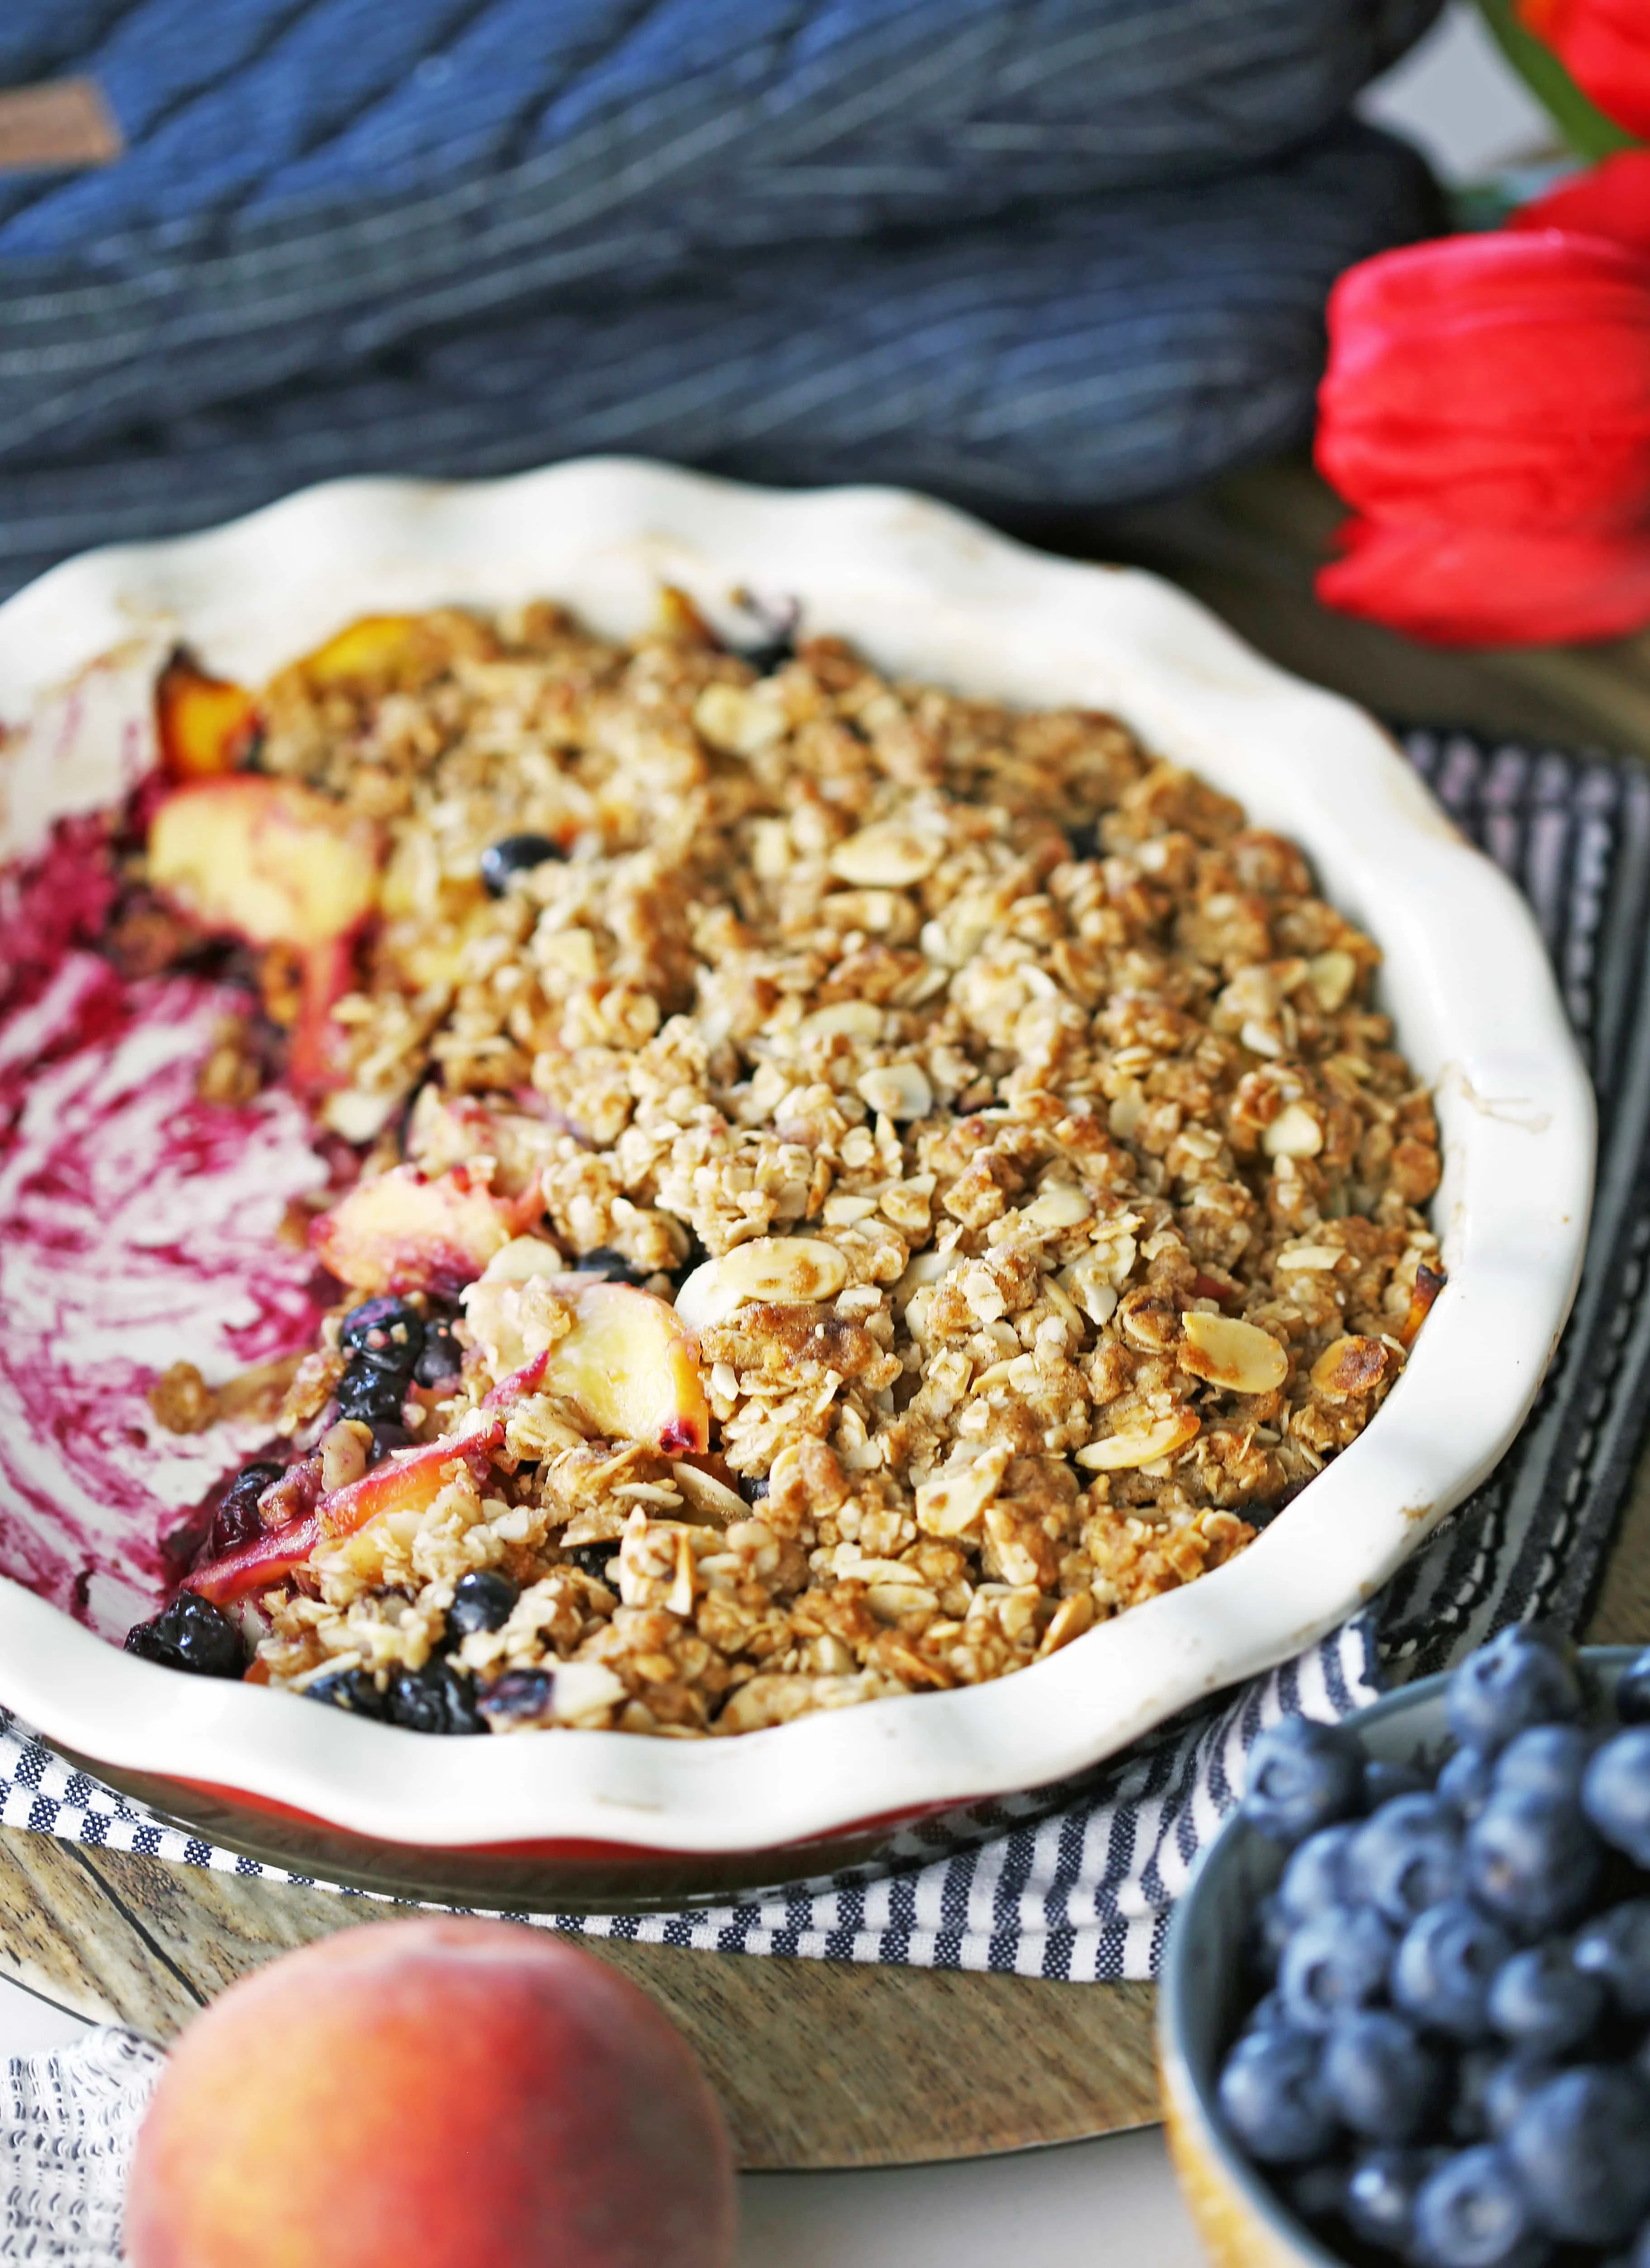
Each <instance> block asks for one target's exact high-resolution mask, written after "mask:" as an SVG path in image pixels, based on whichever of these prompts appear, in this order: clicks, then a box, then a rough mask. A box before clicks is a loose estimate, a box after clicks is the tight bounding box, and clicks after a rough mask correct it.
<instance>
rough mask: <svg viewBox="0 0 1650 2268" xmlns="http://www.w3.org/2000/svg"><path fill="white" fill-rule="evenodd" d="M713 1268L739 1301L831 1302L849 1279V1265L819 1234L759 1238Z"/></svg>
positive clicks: (729, 1253)
mask: <svg viewBox="0 0 1650 2268" xmlns="http://www.w3.org/2000/svg"><path fill="white" fill-rule="evenodd" d="M716 1268H717V1275H718V1281H719V1282H720V1283H721V1285H723V1287H724V1288H725V1289H726V1290H727V1291H729V1292H737V1293H738V1294H739V1296H740V1299H741V1300H829V1299H833V1298H835V1296H836V1293H837V1292H840V1291H841V1290H842V1287H843V1285H844V1284H845V1283H846V1282H847V1281H848V1263H847V1261H846V1260H845V1259H844V1258H843V1256H842V1254H841V1253H840V1252H839V1251H838V1250H837V1249H836V1246H835V1245H834V1244H827V1243H826V1242H825V1241H824V1240H823V1238H821V1237H817V1236H758V1237H756V1238H755V1239H753V1241H751V1242H750V1243H749V1244H740V1245H735V1247H734V1248H733V1251H732V1252H727V1253H724V1254H723V1256H722V1257H721V1259H720V1260H718V1262H717V1263H716ZM683 1288H684V1289H685V1288H686V1287H685V1286H684V1287H683ZM678 1306H680V1301H679V1302H678Z"/></svg>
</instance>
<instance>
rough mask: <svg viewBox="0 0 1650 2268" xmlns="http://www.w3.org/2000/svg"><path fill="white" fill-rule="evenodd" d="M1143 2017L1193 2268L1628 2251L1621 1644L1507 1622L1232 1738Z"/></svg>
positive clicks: (1643, 1694) (1635, 2115)
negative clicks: (1386, 1677)
mask: <svg viewBox="0 0 1650 2268" xmlns="http://www.w3.org/2000/svg"><path fill="white" fill-rule="evenodd" d="M1158 2021H1159V2048H1160V2060H1161V2066H1162V2076H1163V2088H1164V2097H1165V2106H1166V2116H1167V2118H1168V2133H1169V2140H1170V2146H1171V2148H1172V2150H1173V2153H1174V2156H1175V2167H1176V2170H1177V2172H1178V2174H1179V2176H1180V2177H1181V2182H1182V2187H1183V2189H1184V2190H1185V2192H1186V2195H1187V2198H1188V2202H1189V2203H1190V2206H1191V2208H1192V2211H1193V2214H1194V2216H1195V2218H1196V2220H1197V2223H1198V2226H1199V2229H1200V2232H1201V2234H1202V2235H1203V2237H1204V2242H1205V2243H1206V2244H1207V2245H1208V2247H1209V2249H1210V2251H1211V2254H1212V2257H1213V2258H1214V2259H1215V2260H1216V2261H1218V2262H1219V2263H1221V2264H1230V2268H1303V2264H1306V2263H1314V2264H1319V2268H1322V2264H1326V2263H1331V2264H1332V2263H1337V2262H1348V2261H1350V2262H1353V2263H1359V2264H1369V2268H1385V2264H1391V2263H1394V2262H1399V2263H1403V2264H1404V2268H1650V1653H1642V1654H1635V1653H1633V1652H1632V1650H1631V1649H1629V1648H1615V1647H1610V1648H1592V1649H1583V1650H1580V1651H1578V1650H1577V1649H1576V1648H1574V1647H1573V1646H1570V1645H1569V1644H1568V1642H1567V1641H1565V1640H1564V1639H1562V1638H1558V1637H1557V1636H1555V1635H1554V1634H1552V1633H1551V1632H1549V1631H1544V1630H1542V1629H1539V1628H1536V1627H1529V1626H1514V1628H1512V1629H1509V1630H1506V1631H1503V1632H1502V1633H1501V1634H1500V1635H1499V1637H1498V1638H1494V1639H1492V1641H1491V1643H1490V1644H1489V1645H1487V1646H1482V1647H1480V1648H1479V1650H1478V1651H1477V1653H1473V1654H1470V1656H1469V1657H1468V1658H1467V1659H1466V1660H1465V1661H1463V1662H1462V1664H1461V1665H1460V1667H1459V1668H1456V1669H1455V1671H1453V1672H1452V1673H1451V1674H1450V1675H1448V1676H1447V1677H1436V1678H1431V1679H1428V1680H1426V1681H1425V1682H1424V1683H1417V1684H1415V1685H1412V1686H1410V1687H1407V1688H1405V1689H1404V1690H1402V1691H1400V1692H1397V1693H1394V1694H1392V1695H1390V1696H1389V1697H1386V1698H1385V1699H1383V1700H1381V1701H1380V1702H1378V1703H1376V1704H1375V1705H1374V1707H1373V1708H1370V1709H1367V1710H1365V1711H1364V1712H1361V1713H1360V1714H1359V1716H1357V1717H1356V1718H1354V1719H1352V1720H1350V1722H1348V1723H1347V1724H1344V1725H1339V1726H1331V1725H1322V1724H1316V1723H1313V1722H1311V1721H1309V1720H1307V1719H1303V1718H1287V1719H1284V1720H1283V1721H1282V1722H1280V1723H1279V1724H1278V1725H1276V1726H1274V1727H1271V1729H1270V1730H1268V1731H1266V1732H1264V1733H1263V1734H1261V1735H1260V1737H1259V1739H1258V1740H1257V1741H1256V1743H1255V1745H1254V1747H1253V1749H1251V1750H1250V1753H1249V1772H1248V1786H1247V1790H1246V1793H1245V1795H1244V1798H1243V1801H1242V1803H1241V1807H1240V1808H1239V1810H1238V1812H1237V1814H1236V1815H1235V1816H1234V1819H1233V1820H1232V1822H1231V1823H1230V1824H1229V1825H1228V1826H1227V1828H1226V1830H1225V1832H1224V1833H1223V1834H1222V1835H1221V1836H1220V1837H1219V1838H1218V1840H1217V1841H1216V1842H1215V1843H1214V1845H1212V1848H1211V1849H1210V1851H1209V1852H1208V1853H1207V1855H1206V1857H1205V1858H1204V1860H1203V1862H1202V1864H1201V1865H1200V1866H1199V1867H1198V1869H1197V1874H1195V1876H1194V1878H1193V1881H1192V1883H1191V1885H1190V1889H1189V1890H1188V1891H1187V1894H1186V1896H1184V1898H1183V1899H1182V1902H1181V1904H1180V1906H1179V1908H1178V1910H1177V1911H1176V1914H1175V1925H1174V1927H1173V1930H1172V1931H1171V1933H1170V1937H1169V1944H1168V1959H1167V1962H1166V1966H1165V1970H1164V1975H1163V1982H1162V1987H1161V1991H1160V1997H1159V2019H1158Z"/></svg>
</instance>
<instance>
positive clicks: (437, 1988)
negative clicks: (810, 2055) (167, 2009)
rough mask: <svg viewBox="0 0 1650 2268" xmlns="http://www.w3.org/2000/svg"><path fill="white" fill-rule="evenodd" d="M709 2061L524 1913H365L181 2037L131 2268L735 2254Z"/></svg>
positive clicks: (678, 2263)
mask: <svg viewBox="0 0 1650 2268" xmlns="http://www.w3.org/2000/svg"><path fill="white" fill-rule="evenodd" d="M733 2223H734V2202H733V2160H732V2156H731V2154H730V2152H729V2149H728V2143H727V2137H726V2132H725V2131H724V2129H723V2125H722V2121H721V2117H720V2115H719V2114H718V2110H717V2106H716V2102H715V2101H714V2098H713V2097H712V2095H711V2090H710V2088H709V2087H708V2086H707V2085H706V2083H705V2080H704V2077H703V2073H701V2071H700V2069H699V2066H698V2064H697V2063H696V2060H695V2058H694V2056H693V2053H692V2051H691V2050H690V2049H689V2046H688V2044H687V2043H686V2041H685V2040H683V2039H682V2037H681V2035H680V2034H679V2033H678V2032H676V2031H675V2030H674V2029H673V2028H672V2027H671V2025H670V2024H669V2023H667V2021H666V2020H665V2018H664V2017H663V2016H662V2015H660V2014H659V2011H658V2009H657V2008H655V2007H654V2006H653V2004H652V2001H651V2000H649V1999H647V1998H646V1997H645V1994H643V1993H641V1992H637V1990H636V1988H635V1986H634V1985H629V1984H627V1983H626V1982H625V1980H624V1979H623V1978H622V1977H620V1976H618V1975H616V1974H615V1971H614V1970H612V1969H610V1968H608V1966H606V1965H605V1964H604V1963H603V1962H600V1961H598V1960H596V1959H595V1958H594V1957H593V1955H589V1954H586V1953H580V1952H578V1951H576V1950H575V1949H574V1948H572V1947H571V1946H569V1945H566V1944H564V1943H562V1942H559V1941H558V1940H556V1939H555V1938H553V1937H549V1936H547V1935H545V1934H544V1933H541V1932H540V1931H538V1930H535V1929H529V1928H527V1927H524V1926H520V1925H519V1924H516V1923H512V1922H494V1921H468V1920H462V1919H460V1918H457V1917H453V1918H430V1919H418V1920H409V1921H389V1922H380V1923H375V1924H372V1925H371V1926H367V1927H365V1928H360V1929H348V1930H344V1931H342V1932H341V1933H339V1934H338V1935H336V1936H335V1937H330V1938H327V1939H324V1940H322V1941H321V1942H320V1943H319V1944H316V1945H311V1946H306V1948H304V1949H303V1950H302V1951H301V1952H298V1953H293V1954H290V1955H287V1956H286V1957H285V1958H284V1959H283V1960H280V1961H276V1962H272V1963H271V1964H270V1965H269V1967H268V1968H266V1969H261V1970H258V1971H257V1972H256V1974H255V1975H254V1976H252V1977H246V1978H243V1980H242V1981H241V1982H240V1983H239V1984H238V1985H235V1986H233V1987H232V1989H231V1990H230V1991H229V1992H226V1993H225V1995H224V1996H223V1998H222V1999H220V2000H218V2001H217V2002H216V2003H215V2005H214V2006H213V2007H211V2008H210V2009H209V2010H208V2011H207V2013H206V2014H204V2015H203V2016H201V2017H200V2018H198V2019H197V2020H196V2021H195V2023H194V2024H192V2025H191V2026H190V2028H189V2029H188V2032H186V2033H185V2035H184V2036H183V2038H182V2040H181V2041H180V2043H179V2044H178V2046H177V2048H176V2049H175V2050H174V2051H173V2055H172V2057H171V2058H170V2060H169V2062H168V2063H167V2066H166V2070H165V2072H164V2073H162V2075H161V2080H160V2084H159V2086H158V2088H157V2089H156V2092H155V2095H154V2099H153V2101H152V2102H151V2105H150V2108H149V2112H148V2116H147V2117H145V2119H144V2124H143V2129H142V2132H140V2134H139V2136H138V2140H137V2149H136V2156H135V2158H134V2161H133V2164H132V2172H131V2178H130V2182H129V2187H128V2191H127V2200H126V2257H127V2258H128V2260H129V2263H130V2264H131V2268H317V2264H319V2263H321V2262H325V2263H326V2264H327V2268H726V2264H727V2262H728V2260H729V2259H730V2258H731V2257H732V2253H733Z"/></svg>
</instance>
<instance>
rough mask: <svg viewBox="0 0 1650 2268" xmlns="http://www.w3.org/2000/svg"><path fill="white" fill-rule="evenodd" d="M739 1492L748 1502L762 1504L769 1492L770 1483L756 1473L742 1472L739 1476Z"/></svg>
mask: <svg viewBox="0 0 1650 2268" xmlns="http://www.w3.org/2000/svg"><path fill="white" fill-rule="evenodd" d="M739 1492H740V1495H741V1496H742V1497H743V1498H744V1499H745V1501H746V1503H747V1504H760V1503H761V1502H762V1499H763V1497H765V1496H766V1495H767V1493H768V1483H767V1481H766V1480H765V1479H764V1478H762V1477H761V1476H758V1475H756V1474H755V1473H741V1474H740V1476H739Z"/></svg>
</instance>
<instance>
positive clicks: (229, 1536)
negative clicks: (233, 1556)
mask: <svg viewBox="0 0 1650 2268" xmlns="http://www.w3.org/2000/svg"><path fill="white" fill-rule="evenodd" d="M284 1470H285V1467H284V1465H277V1464H275V1463H272V1462H270V1461H269V1459H267V1458H261V1459H260V1460H259V1462H257V1463H256V1464H254V1465H243V1466H242V1467H241V1469H240V1470H239V1472H238V1473H237V1474H236V1475H235V1477H234V1479H233V1480H232V1481H231V1483H230V1484H229V1486H228V1487H227V1488H226V1489H225V1491H224V1493H223V1496H222V1498H221V1499H220V1500H219V1503H218V1506H217V1511H216V1512H215V1513H213V1515H212V1532H211V1535H210V1536H209V1538H208V1539H207V1550H209V1551H210V1553H211V1554H212V1556H213V1557H214V1558H216V1557H218V1556H220V1555H221V1554H222V1553H223V1552H225V1551H232V1550H235V1548H236V1546H237V1545H238V1544H241V1543H251V1541H252V1539H253V1537H254V1535H262V1533H263V1521H262V1517H261V1514H260V1513H259V1511H258V1499H259V1498H260V1497H261V1495H262V1494H263V1491H265V1489H267V1488H268V1487H269V1484H270V1483H271V1482H272V1481H278V1480H279V1479H280V1477H281V1475H282V1474H283V1472H284Z"/></svg>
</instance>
